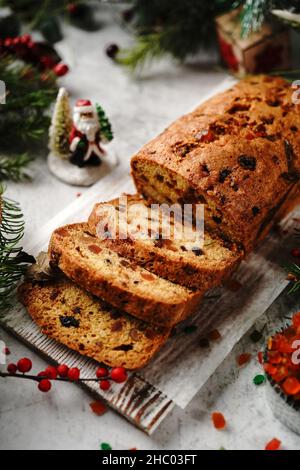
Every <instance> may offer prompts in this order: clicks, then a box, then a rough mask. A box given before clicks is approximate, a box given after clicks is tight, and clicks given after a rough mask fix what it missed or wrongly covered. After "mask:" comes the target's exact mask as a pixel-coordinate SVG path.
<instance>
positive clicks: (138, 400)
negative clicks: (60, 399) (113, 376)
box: [0, 168, 174, 434]
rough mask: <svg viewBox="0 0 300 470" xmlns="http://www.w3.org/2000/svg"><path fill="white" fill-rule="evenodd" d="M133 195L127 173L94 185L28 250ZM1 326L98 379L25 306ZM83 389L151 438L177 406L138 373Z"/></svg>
mask: <svg viewBox="0 0 300 470" xmlns="http://www.w3.org/2000/svg"><path fill="white" fill-rule="evenodd" d="M129 191H132V192H134V189H133V186H132V182H131V179H130V177H129V175H128V174H126V173H125V175H124V169H123V170H122V169H120V168H117V169H116V170H115V171H114V172H113V173H111V174H109V175H108V176H107V177H105V178H104V179H102V180H101V181H99V183H97V184H96V185H94V186H93V188H92V191H87V192H86V193H85V194H84V195H83V196H81V197H80V198H78V199H76V200H75V201H74V203H72V204H70V206H68V207H67V208H66V209H64V210H63V211H62V212H60V213H59V214H58V215H57V216H56V217H54V218H53V219H52V220H51V221H50V222H49V223H48V224H47V225H46V226H44V227H43V228H42V229H41V230H40V231H39V233H38V234H37V237H36V238H35V239H34V240H32V242H31V244H30V245H27V246H24V249H25V250H26V251H27V252H28V253H31V254H33V255H37V254H38V253H39V252H40V251H43V250H47V243H48V240H49V234H51V232H52V231H53V230H54V229H55V228H56V227H58V226H59V225H62V224H65V223H68V222H76V221H82V220H86V218H87V217H88V214H89V212H90V211H91V208H92V207H93V204H94V203H95V202H97V201H100V200H102V199H111V198H113V197H116V195H118V194H121V193H122V192H129ZM103 194H105V197H104V196H103ZM0 324H1V326H2V327H3V328H5V329H6V330H8V331H9V332H10V333H12V334H13V335H15V336H17V337H18V339H20V340H21V341H23V342H25V343H26V344H27V345H28V346H29V347H31V348H33V349H34V350H35V351H37V352H39V353H40V354H41V355H43V356H44V357H45V358H46V359H47V360H48V361H49V362H51V363H54V364H57V363H66V364H68V365H69V366H72V365H74V364H76V366H77V367H79V368H80V370H81V377H82V378H85V377H86V378H87V377H93V376H94V373H95V368H96V366H97V365H98V363H97V362H96V361H93V360H91V359H89V358H86V357H83V356H81V355H80V354H78V353H77V352H75V351H72V350H70V349H69V348H67V347H65V346H63V345H61V344H59V343H57V342H56V341H54V340H52V339H50V338H48V337H47V336H45V335H44V334H42V333H41V332H40V330H39V328H38V326H37V325H36V324H35V323H34V322H33V321H32V320H31V318H30V317H29V315H28V314H27V312H26V310H25V308H24V307H23V306H22V305H20V304H16V305H15V306H14V307H13V308H12V309H11V310H10V311H9V312H8V313H7V314H6V315H5V316H4V317H2V318H1V319H0ZM83 386H84V387H85V388H86V389H87V390H89V391H90V392H92V393H93V395H96V396H98V397H100V398H101V399H103V400H104V401H106V402H107V404H108V405H109V406H110V407H112V408H113V409H115V410H116V411H118V412H119V413H120V414H121V415H123V416H124V417H125V418H126V419H128V420H129V421H130V422H132V423H133V424H134V425H135V426H137V427H139V428H140V429H142V430H143V431H144V432H146V433H147V434H151V433H152V432H153V431H154V430H155V429H156V428H157V426H158V425H159V424H160V423H161V421H162V420H163V419H164V418H165V416H166V415H167V414H168V413H169V412H170V411H171V410H172V408H173V407H174V402H173V401H172V400H171V399H169V398H168V397H167V396H166V395H165V394H164V393H162V392H161V391H160V390H158V389H156V387H155V386H153V385H151V384H150V383H148V382H147V380H145V379H143V378H141V377H140V376H139V375H138V374H134V373H131V374H130V375H129V379H128V380H127V382H126V383H125V384H121V385H118V384H115V383H114V384H113V386H112V387H111V389H110V390H108V391H105V392H104V391H102V390H101V389H100V388H99V385H98V384H97V383H94V382H85V383H83Z"/></svg>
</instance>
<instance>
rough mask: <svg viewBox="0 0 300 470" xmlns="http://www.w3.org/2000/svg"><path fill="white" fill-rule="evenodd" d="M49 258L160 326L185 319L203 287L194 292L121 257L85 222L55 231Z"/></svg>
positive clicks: (99, 293) (97, 291)
mask: <svg viewBox="0 0 300 470" xmlns="http://www.w3.org/2000/svg"><path fill="white" fill-rule="evenodd" d="M49 256H50V261H51V264H52V265H54V266H57V267H59V268H60V269H61V270H62V272H63V273H64V274H65V275H66V276H67V277H68V278H69V279H71V280H72V281H74V282H75V283H76V284H78V285H80V286H81V287H83V288H84V289H86V290H87V291H88V292H90V293H92V294H94V295H95V296H97V297H100V298H103V299H104V300H106V301H107V302H109V303H111V304H112V305H114V306H115V307H118V308H120V309H122V310H124V311H126V312H127V313H129V314H131V315H133V316H136V317H137V318H140V319H142V320H144V321H147V322H149V323H152V324H156V325H159V326H164V327H171V326H173V325H175V324H176V323H178V322H180V321H182V320H184V319H185V318H186V317H187V316H189V315H190V314H192V313H194V312H195V311H196V309H197V307H198V305H199V303H200V301H201V298H202V296H203V290H202V291H201V290H198V291H197V292H192V291H191V290H189V289H187V288H185V287H183V286H179V285H177V284H173V283H171V282H169V281H167V280H165V279H162V278H159V277H158V276H156V275H155V274H152V273H150V272H149V271H147V270H145V269H143V268H142V267H140V266H138V265H136V263H130V261H129V260H127V259H125V258H122V257H120V256H119V255H118V254H117V253H115V252H113V251H111V250H109V249H107V248H106V247H105V246H104V245H103V244H102V243H101V240H99V239H98V238H96V237H94V236H92V235H90V233H89V232H88V226H87V224H84V223H82V224H72V225H66V226H64V227H60V228H58V229H57V230H55V231H54V232H53V234H52V237H51V240H50V244H49Z"/></svg>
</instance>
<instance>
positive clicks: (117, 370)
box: [110, 367, 127, 384]
mask: <svg viewBox="0 0 300 470" xmlns="http://www.w3.org/2000/svg"><path fill="white" fill-rule="evenodd" d="M110 378H111V379H112V380H113V381H114V382H117V383H118V384H120V383H122V382H126V380H127V373H126V370H125V369H124V367H114V368H113V369H112V370H111V372H110Z"/></svg>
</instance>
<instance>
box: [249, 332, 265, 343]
mask: <svg viewBox="0 0 300 470" xmlns="http://www.w3.org/2000/svg"><path fill="white" fill-rule="evenodd" d="M261 338H262V334H261V332H260V331H257V330H254V331H253V332H252V333H251V335H250V339H251V341H252V342H253V343H258V341H260V340H261Z"/></svg>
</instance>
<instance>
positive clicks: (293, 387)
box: [282, 377, 300, 395]
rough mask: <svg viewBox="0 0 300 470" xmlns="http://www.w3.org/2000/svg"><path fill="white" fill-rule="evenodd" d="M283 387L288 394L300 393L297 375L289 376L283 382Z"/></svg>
mask: <svg viewBox="0 0 300 470" xmlns="http://www.w3.org/2000/svg"><path fill="white" fill-rule="evenodd" d="M282 388H283V391H284V392H285V393H286V394H287V395H297V394H298V393H300V382H299V380H298V379H296V377H288V378H287V379H286V380H285V381H284V382H283V384H282Z"/></svg>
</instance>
